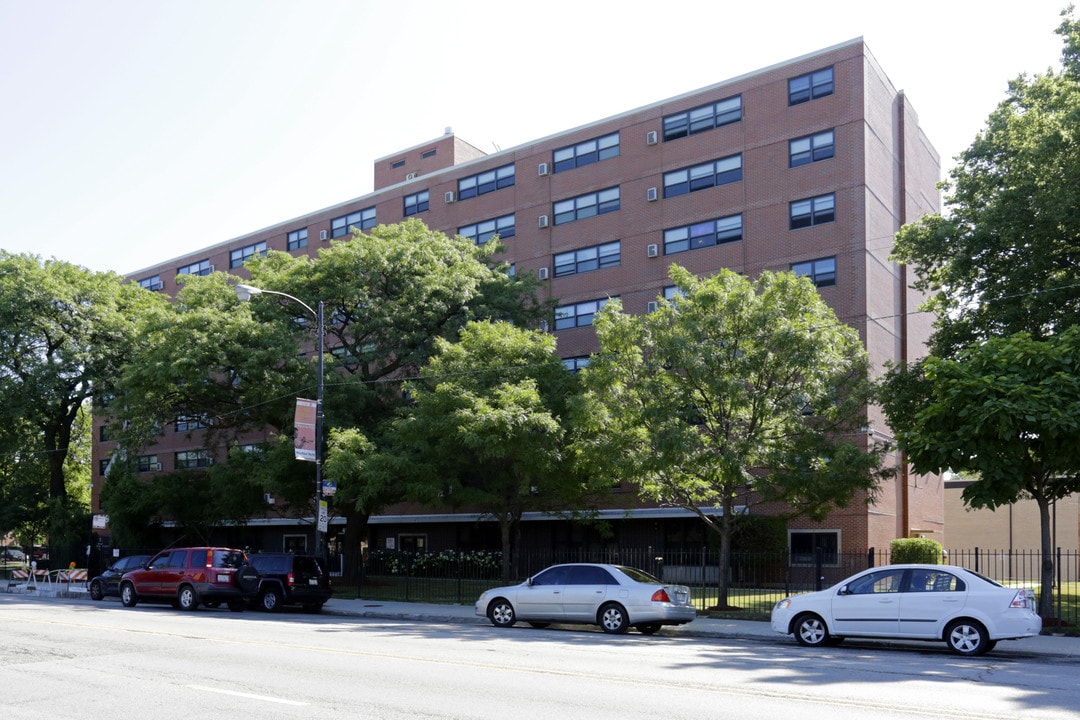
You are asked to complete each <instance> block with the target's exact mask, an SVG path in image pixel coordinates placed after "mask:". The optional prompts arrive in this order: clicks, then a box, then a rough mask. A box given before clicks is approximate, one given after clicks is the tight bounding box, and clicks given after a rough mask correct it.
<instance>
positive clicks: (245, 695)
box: [188, 685, 307, 707]
mask: <svg viewBox="0 0 1080 720" xmlns="http://www.w3.org/2000/svg"><path fill="white" fill-rule="evenodd" d="M188 687H189V688H191V689H192V690H203V691H205V692H215V693H220V694H222V695H232V696H233V697H242V698H248V699H250V700H265V701H266V702H272V703H278V704H280V705H296V706H298V707H302V706H304V705H307V703H306V702H299V701H297V700H286V699H285V698H276V697H270V696H269V695H252V694H251V693H243V692H236V691H235V690H222V689H221V688H212V687H206V686H205V685H188Z"/></svg>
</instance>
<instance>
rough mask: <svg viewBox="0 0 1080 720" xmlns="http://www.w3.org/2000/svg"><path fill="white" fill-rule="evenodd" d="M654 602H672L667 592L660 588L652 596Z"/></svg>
mask: <svg viewBox="0 0 1080 720" xmlns="http://www.w3.org/2000/svg"><path fill="white" fill-rule="evenodd" d="M652 601H653V602H671V598H669V597H668V594H667V590H665V589H664V588H660V589H659V590H657V591H656V592H654V593H653V594H652Z"/></svg>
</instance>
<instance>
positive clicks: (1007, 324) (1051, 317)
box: [894, 8, 1080, 357]
mask: <svg viewBox="0 0 1080 720" xmlns="http://www.w3.org/2000/svg"><path fill="white" fill-rule="evenodd" d="M1066 13H1071V8H1069V10H1067V11H1066ZM1057 32H1058V34H1059V35H1060V36H1061V37H1062V38H1063V40H1064V44H1065V47H1064V50H1063V52H1062V59H1063V69H1062V70H1061V71H1060V72H1054V71H1052V70H1048V71H1047V72H1046V73H1045V74H1041V75H1036V76H1034V77H1027V76H1025V75H1021V76H1020V77H1018V78H1016V79H1015V80H1013V81H1011V82H1010V83H1009V88H1008V93H1007V95H1006V97H1005V99H1004V100H1003V101H1002V102H1001V103H1000V104H999V105H998V107H997V108H996V109H995V110H994V111H993V113H991V115H990V117H989V118H988V120H987V122H986V127H985V128H983V130H982V131H981V132H980V133H979V134H978V135H977V137H976V138H975V141H974V142H973V143H972V144H971V146H970V147H969V148H968V149H967V150H965V151H964V152H962V153H961V154H960V156H959V158H958V160H959V162H958V163H957V164H956V166H955V167H954V168H953V170H952V171H951V173H950V179H949V181H948V182H945V183H943V189H944V190H945V193H946V197H945V205H946V208H947V215H946V216H941V215H928V216H926V217H924V218H922V219H921V220H920V221H918V222H916V223H913V224H910V225H906V226H904V227H903V228H901V230H900V232H899V233H898V234H897V238H896V246H895V249H894V257H895V258H896V259H897V260H898V261H899V262H901V263H905V264H909V265H911V266H912V268H913V269H914V272H915V274H916V278H917V280H916V283H915V287H916V288H918V289H920V290H923V291H925V292H927V293H931V297H930V299H929V301H928V304H927V306H926V308H925V309H928V310H931V311H934V312H935V313H936V314H937V321H936V326H935V331H934V334H933V337H932V342H931V348H932V351H933V353H934V354H935V355H938V356H939V357H950V356H952V355H953V354H954V353H955V352H957V351H958V350H960V349H962V348H965V347H967V346H968V345H970V344H971V343H973V342H978V341H980V340H984V339H986V338H990V337H1003V336H1007V335H1011V334H1013V333H1016V332H1026V333H1029V334H1031V335H1032V337H1034V338H1036V339H1041V338H1045V337H1047V336H1048V335H1051V334H1053V333H1055V332H1059V331H1061V330H1063V329H1064V328H1066V327H1068V326H1070V325H1073V324H1076V322H1077V318H1080V212H1078V211H1077V208H1078V207H1080V201H1078V197H1080V196H1078V190H1077V188H1080V25H1078V24H1077V23H1076V22H1075V21H1073V20H1071V19H1068V18H1067V19H1066V20H1064V21H1063V22H1062V24H1061V26H1060V27H1059V28H1058V30H1057Z"/></svg>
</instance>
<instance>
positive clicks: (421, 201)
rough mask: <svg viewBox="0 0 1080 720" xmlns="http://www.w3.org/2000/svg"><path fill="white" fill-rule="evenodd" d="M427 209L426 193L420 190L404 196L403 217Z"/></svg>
mask: <svg viewBox="0 0 1080 720" xmlns="http://www.w3.org/2000/svg"><path fill="white" fill-rule="evenodd" d="M427 209H428V191H427V190H421V191H420V192H418V193H413V194H412V195H406V196H405V217H408V216H409V215H416V214H417V213H422V212H424V211H425V210H427Z"/></svg>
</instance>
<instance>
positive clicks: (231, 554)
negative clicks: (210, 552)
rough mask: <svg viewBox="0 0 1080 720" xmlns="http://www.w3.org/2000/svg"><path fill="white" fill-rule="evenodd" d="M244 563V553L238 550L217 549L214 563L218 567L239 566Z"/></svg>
mask: <svg viewBox="0 0 1080 720" xmlns="http://www.w3.org/2000/svg"><path fill="white" fill-rule="evenodd" d="M243 564H244V553H242V552H239V551H238V550H215V551H214V565H213V567H216V568H238V567H240V566H241V565H243Z"/></svg>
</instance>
